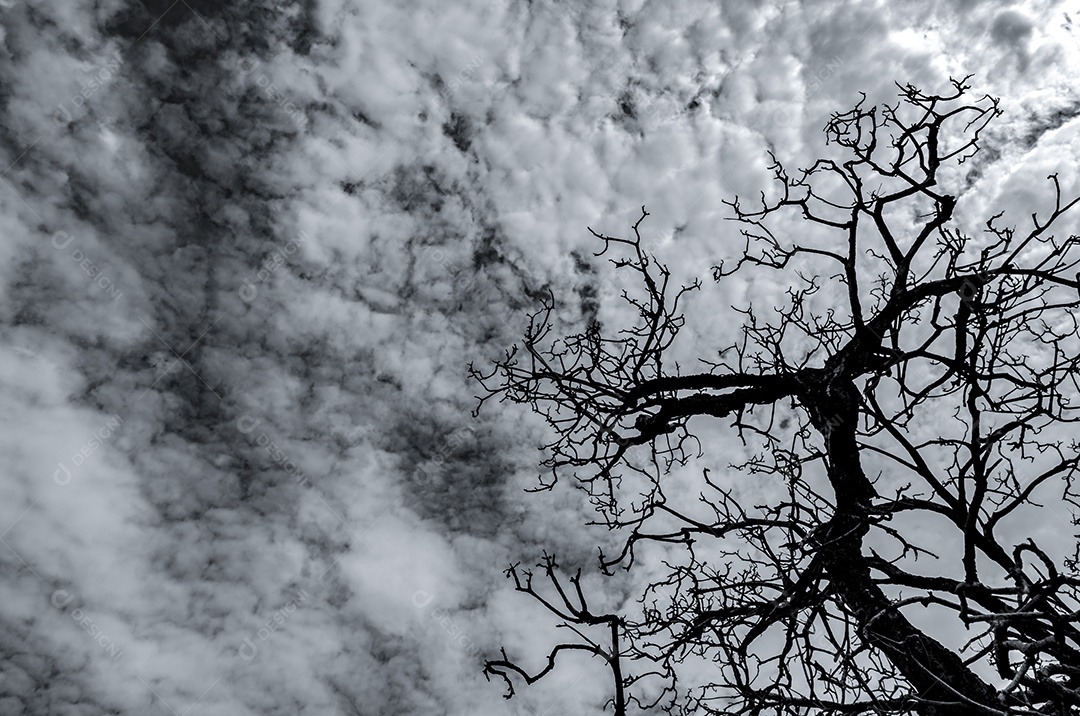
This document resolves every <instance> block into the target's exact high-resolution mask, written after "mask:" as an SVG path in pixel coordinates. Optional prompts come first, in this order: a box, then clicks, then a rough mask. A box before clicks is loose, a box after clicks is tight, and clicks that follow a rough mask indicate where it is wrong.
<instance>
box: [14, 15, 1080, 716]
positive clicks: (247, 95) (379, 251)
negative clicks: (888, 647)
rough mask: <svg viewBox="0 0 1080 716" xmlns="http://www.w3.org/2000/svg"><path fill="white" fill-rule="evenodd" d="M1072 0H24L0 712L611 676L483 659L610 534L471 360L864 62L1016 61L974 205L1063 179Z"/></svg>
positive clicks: (753, 157)
mask: <svg viewBox="0 0 1080 716" xmlns="http://www.w3.org/2000/svg"><path fill="white" fill-rule="evenodd" d="M1068 5H1069V3H1064V2H1063V3H1054V2H1029V3H1010V2H979V1H978V0H967V1H966V2H955V3H953V2H948V3H947V2H925V1H923V0H903V1H901V2H889V3H886V2H881V3H871V2H804V3H799V2H775V3H761V2H745V1H734V0H733V1H732V2H718V1H717V0H708V1H705V0H701V1H697V0H660V1H657V2H639V1H635V0H628V1H627V2H589V3H575V2H564V1H563V0H536V1H535V2H512V3H511V2H496V1H494V0H479V1H476V2H469V1H465V0H461V1H458V2H441V1H435V0H432V1H422V2H421V1H418V2H410V3H394V2H373V1H365V0H306V1H301V2H277V3H257V2H247V1H241V2H231V3H221V2H218V1H217V0H176V1H175V2H172V1H171V0H142V2H121V1H119V0H94V1H93V2H91V1H90V0H65V1H64V2H50V1H46V0H40V1H39V0H29V1H27V2H23V1H21V0H0V22H2V34H0V39H2V44H0V51H2V53H3V60H2V61H0V73H2V74H0V87H2V90H0V102H2V104H0V107H2V112H3V117H2V120H0V152H2V154H3V156H2V158H0V159H2V161H0V169H4V168H6V169H4V171H3V173H2V175H0V181H2V184H3V186H0V222H2V226H0V231H2V235H3V240H2V241H0V255H2V260H0V272H2V273H0V275H2V279H0V331H2V340H0V396H2V397H0V400H2V401H3V407H4V410H3V411H2V413H3V416H4V417H3V421H4V425H3V429H2V430H0V441H2V445H0V456H2V466H3V470H2V472H0V480H2V486H0V487H2V494H3V500H2V501H0V539H2V541H3V543H2V545H0V571H2V579H0V713H2V714H18V713H26V714H65V715H71V716H74V715H76V714H78V715H79V716H96V715H97V714H154V715H156V714H189V715H190V716H226V715H227V716H243V715H245V714H282V715H285V714H313V715H314V714H319V715H324V714H325V715H337V714H342V715H345V714H414V713H415V714H425V715H430V714H462V715H465V714H484V715H485V716H487V715H492V716H493V715H496V714H536V715H537V716H539V715H541V714H556V713H581V714H588V713H599V709H600V705H601V704H602V703H603V701H604V700H605V699H606V698H607V697H608V696H609V693H608V691H607V684H606V682H605V681H604V672H603V671H602V670H600V668H599V667H598V666H596V665H593V666H591V667H590V666H589V665H588V664H587V663H584V662H582V663H580V664H579V666H580V668H576V669H571V670H570V671H569V672H566V671H563V672H560V673H559V674H556V675H555V676H554V677H552V679H551V680H550V681H549V682H548V683H546V684H543V685H541V686H537V687H534V688H531V689H528V690H525V691H524V692H523V694H522V697H521V698H520V699H515V700H513V701H504V700H503V699H502V693H503V690H502V685H501V684H498V683H487V682H486V681H485V680H484V678H483V675H482V673H481V667H480V665H481V660H482V657H483V655H484V654H489V655H491V654H494V653H496V652H497V649H498V647H499V646H500V645H506V646H507V647H508V649H510V650H513V651H514V652H515V653H516V654H524V653H527V652H528V649H529V648H530V647H532V648H541V647H543V646H544V645H545V644H547V643H549V640H550V638H551V634H550V633H549V632H548V631H546V630H545V629H544V622H543V620H542V619H541V618H540V615H539V614H538V613H537V612H535V611H533V610H532V609H531V605H529V604H527V603H526V600H524V599H523V598H518V596H516V595H514V594H513V592H512V590H511V589H510V588H509V585H508V584H507V582H506V580H505V579H504V578H503V576H502V569H503V568H504V567H505V566H506V564H507V563H508V562H510V561H516V560H526V561H532V560H534V559H535V558H536V557H537V556H538V554H539V552H540V550H541V549H543V548H545V547H547V548H549V549H556V550H558V551H559V552H560V554H566V555H567V559H568V560H570V561H574V560H580V561H586V560H587V559H588V557H589V556H590V555H591V554H594V553H595V546H596V544H597V543H598V542H597V541H598V540H599V539H601V538H602V537H601V536H598V535H596V534H592V533H589V532H586V531H585V530H584V528H582V527H581V525H582V524H583V522H584V521H585V519H586V518H587V516H588V513H587V511H586V508H585V506H583V505H582V504H581V502H582V500H581V496H580V494H579V493H576V492H574V491H572V490H569V489H566V490H556V491H555V492H553V493H550V494H543V495H528V494H525V493H523V491H522V490H523V488H526V487H529V486H531V485H533V484H534V480H535V477H536V468H535V463H536V461H537V459H538V457H539V456H538V454H537V453H536V446H537V444H538V443H539V442H540V441H542V440H543V439H544V438H545V434H544V433H543V431H542V430H540V427H539V425H538V423H537V421H536V420H535V419H532V418H530V417H529V416H527V415H526V414H525V413H524V412H523V411H522V410H520V409H516V408H514V407H513V406H493V407H492V408H491V409H489V410H485V411H484V412H483V413H482V414H481V415H480V417H479V419H473V418H472V417H471V416H470V410H471V409H472V408H473V406H474V402H475V401H474V400H473V396H474V395H475V393H476V392H477V388H476V386H474V385H471V384H470V383H469V381H468V379H467V376H466V366H467V364H468V363H469V361H470V360H476V361H483V360H485V359H489V358H491V357H494V356H497V355H498V354H499V351H501V350H502V349H503V348H504V347H507V346H509V345H510V344H511V343H512V342H513V340H514V336H515V335H516V333H517V332H519V331H520V330H521V328H522V325H523V324H522V320H523V315H524V314H523V311H525V310H527V309H529V308H530V307H531V306H533V305H534V298H535V297H536V296H537V295H539V291H541V290H542V289H544V288H545V287H551V288H552V289H553V290H554V291H555V292H556V293H557V294H558V295H559V296H560V301H561V308H560V312H561V316H562V318H563V319H564V320H565V321H568V322H571V323H574V322H579V321H581V320H582V317H583V315H584V314H585V313H587V312H588V311H590V310H591V307H590V305H589V301H587V300H584V297H585V296H587V295H588V292H589V290H590V289H589V288H588V287H589V286H592V290H598V292H599V293H600V294H601V295H602V296H604V297H605V301H607V300H608V299H609V298H610V294H611V292H610V291H605V290H603V286H604V283H603V282H604V280H605V279H604V278H603V277H604V276H605V275H606V273H605V271H606V269H604V268H603V266H602V264H600V263H599V262H595V261H592V260H591V259H589V257H588V252H589V251H590V250H592V249H594V248H595V247H594V246H593V245H592V244H591V243H590V242H591V241H592V240H591V239H590V237H589V234H588V232H587V230H586V227H587V226H592V227H593V228H595V229H597V230H599V231H603V232H607V233H615V234H619V233H624V232H625V231H626V230H627V229H628V227H629V225H630V224H632V223H633V221H634V220H635V219H636V218H637V216H638V214H639V212H640V207H641V206H642V205H643V204H645V205H647V207H648V209H649V211H650V212H651V214H652V216H651V217H649V219H648V220H647V222H646V224H644V227H643V228H644V232H645V233H644V235H645V237H646V239H647V240H649V241H651V242H653V245H654V246H655V247H656V249H655V250H656V252H657V253H658V254H659V255H660V256H661V258H662V259H663V260H665V261H666V262H668V263H669V264H671V265H672V266H673V268H674V269H675V270H676V272H677V275H679V276H685V277H694V276H699V277H702V278H705V277H706V276H707V275H708V269H709V266H711V265H712V264H714V263H716V262H717V261H718V260H719V259H722V258H724V257H730V256H733V255H735V254H736V253H737V252H738V250H739V248H741V241H740V240H738V237H737V235H736V233H735V231H734V227H733V226H732V225H731V224H730V222H724V221H723V218H724V217H725V216H727V215H728V214H727V210H726V208H725V207H724V206H723V205H722V203H721V201H722V200H723V199H729V198H731V197H732V196H733V195H734V194H736V193H741V194H747V193H750V194H754V193H756V192H757V190H758V189H759V188H761V187H762V186H764V180H765V176H766V174H765V167H766V159H767V151H768V150H770V149H771V150H773V151H775V152H776V153H777V154H778V155H779V156H781V157H784V158H785V159H788V160H790V162H791V163H792V164H793V165H798V164H800V163H803V164H805V163H807V162H808V161H810V160H812V158H813V157H814V156H815V155H816V154H817V153H818V152H820V151H821V147H822V142H823V135H822V133H821V127H822V124H823V123H824V121H825V119H826V118H827V117H828V115H829V113H830V112H833V111H837V110H844V109H847V108H850V106H851V105H852V104H853V103H854V102H855V101H857V99H858V92H859V91H862V92H865V93H866V94H867V95H868V96H869V98H870V100H871V101H886V100H891V99H892V98H893V96H894V94H895V93H894V89H895V88H894V86H893V82H894V81H900V82H905V83H906V82H912V83H914V84H916V85H920V86H922V87H924V88H926V89H928V90H943V89H945V82H946V80H947V78H948V77H949V75H950V74H952V75H957V76H963V75H966V74H969V73H974V75H975V76H974V78H973V80H972V82H973V85H974V88H975V90H976V91H978V92H980V93H981V92H987V93H990V94H993V95H996V96H1000V97H1001V98H1002V101H1003V105H1002V107H1003V109H1004V110H1005V115H1004V117H1002V118H1001V119H1000V120H999V122H998V123H997V124H996V125H995V126H996V130H995V131H994V133H993V134H992V135H991V136H989V137H988V140H987V143H988V145H990V146H991V147H992V149H993V151H992V152H989V153H988V160H987V163H986V166H985V167H983V168H982V170H981V174H980V178H979V180H978V182H977V183H976V185H975V186H974V187H973V188H972V190H971V195H970V197H969V198H967V199H965V201H964V203H962V205H961V210H960V213H959V215H960V217H961V219H962V220H969V221H971V222H972V225H973V226H974V225H976V224H977V223H978V222H979V221H980V220H981V219H984V218H985V216H986V215H988V214H989V213H994V211H996V210H997V208H1005V209H1008V210H1009V211H1014V212H1016V216H1018V217H1023V216H1026V215H1027V214H1029V213H1030V211H1031V208H1030V207H1031V202H1032V201H1033V197H1035V196H1036V195H1038V194H1042V189H1043V185H1042V184H1041V182H1042V180H1043V178H1045V176H1046V174H1048V173H1049V172H1050V171H1054V170H1055V169H1060V171H1061V172H1062V183H1063V185H1064V186H1065V188H1066V189H1068V188H1069V187H1075V186H1077V185H1080V182H1078V180H1077V178H1076V174H1077V168H1076V167H1077V164H1076V160H1075V157H1076V155H1077V150H1078V148H1080V131H1078V128H1080V120H1078V119H1074V117H1077V116H1078V115H1080V80H1078V79H1077V78H1080V64H1078V59H1077V50H1076V48H1077V47H1078V41H1080V38H1078V37H1077V31H1076V27H1075V25H1074V21H1075V22H1080V16H1078V17H1075V18H1070V16H1069V15H1068V14H1067V12H1066V11H1067V9H1068ZM991 209H994V211H991ZM575 254H577V255H578V256H583V257H585V260H584V261H579V260H576V259H575V258H574V255H575ZM597 269H599V270H600V273H599V274H596V273H595V271H596V270H597ZM598 276H599V277H598ZM744 288H745V287H744ZM704 300H705V302H706V303H708V302H709V301H714V302H715V305H716V306H723V305H728V304H730V303H733V302H738V301H739V300H740V287H739V285H738V284H737V283H731V284H730V285H729V286H728V287H725V288H724V289H723V290H719V291H717V290H713V291H712V293H709V294H708V295H707V296H705V298H704ZM605 310H606V309H605ZM721 315H722V314H721V312H718V311H713V310H709V311H706V312H704V313H702V314H701V317H700V318H699V319H698V320H697V321H696V322H695V330H696V331H697V333H696V334H695V335H696V336H697V339H698V340H700V342H701V345H702V346H703V348H704V349H707V348H708V347H709V345H711V344H712V343H716V344H719V343H723V342H724V341H725V340H726V338H727V334H725V331H730V327H729V324H725V323H724V322H723V320H721V318H720V316H721ZM528 663H529V664H530V665H532V666H539V665H540V662H539V660H537V659H534V660H532V661H529V662H528Z"/></svg>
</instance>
